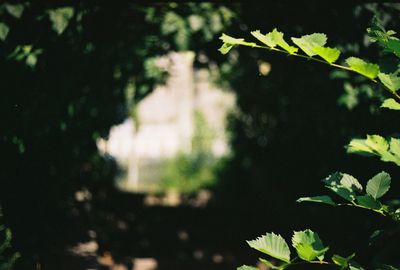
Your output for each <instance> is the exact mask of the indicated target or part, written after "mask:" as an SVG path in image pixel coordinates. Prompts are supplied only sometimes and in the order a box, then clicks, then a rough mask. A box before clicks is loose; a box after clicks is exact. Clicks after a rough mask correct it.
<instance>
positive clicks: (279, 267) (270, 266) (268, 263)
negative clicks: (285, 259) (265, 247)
mask: <svg viewBox="0 0 400 270" xmlns="http://www.w3.org/2000/svg"><path fill="white" fill-rule="evenodd" d="M259 260H260V262H262V263H263V264H265V265H266V266H268V267H269V268H271V269H282V266H276V265H274V264H273V263H272V262H270V261H268V260H265V259H263V258H259Z"/></svg>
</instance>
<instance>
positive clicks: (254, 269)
mask: <svg viewBox="0 0 400 270" xmlns="http://www.w3.org/2000/svg"><path fill="white" fill-rule="evenodd" d="M236 269H237V270H259V269H258V268H257V267H254V266H248V265H242V266H240V267H238V268H236Z"/></svg>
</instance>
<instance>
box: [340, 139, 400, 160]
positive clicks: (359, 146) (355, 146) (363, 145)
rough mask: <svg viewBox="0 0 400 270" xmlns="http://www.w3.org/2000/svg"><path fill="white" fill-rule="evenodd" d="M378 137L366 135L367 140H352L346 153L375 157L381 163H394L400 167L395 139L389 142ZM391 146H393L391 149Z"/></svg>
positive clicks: (399, 157) (399, 153)
mask: <svg viewBox="0 0 400 270" xmlns="http://www.w3.org/2000/svg"><path fill="white" fill-rule="evenodd" d="M392 140H394V141H393V143H388V142H387V140H386V139H385V138H383V137H381V136H379V135H367V139H353V140H351V141H350V143H349V145H348V146H347V152H348V153H355V154H361V155H377V156H379V157H380V158H381V160H382V161H386V162H394V163H396V164H397V165H398V166H400V152H399V149H398V148H397V147H396V146H398V141H396V140H397V139H395V138H390V142H392ZM392 145H393V146H395V147H394V148H393V149H392Z"/></svg>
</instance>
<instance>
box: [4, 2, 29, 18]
mask: <svg viewBox="0 0 400 270" xmlns="http://www.w3.org/2000/svg"><path fill="white" fill-rule="evenodd" d="M5 7H6V10H7V12H8V13H9V14H11V15H12V16H14V17H15V18H17V19H19V18H21V16H22V12H23V11H24V5H23V4H14V5H12V4H5Z"/></svg>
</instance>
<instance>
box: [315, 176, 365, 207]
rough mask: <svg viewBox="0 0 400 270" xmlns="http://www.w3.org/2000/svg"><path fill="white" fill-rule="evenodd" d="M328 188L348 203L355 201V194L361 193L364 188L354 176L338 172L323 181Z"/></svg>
mask: <svg viewBox="0 0 400 270" xmlns="http://www.w3.org/2000/svg"><path fill="white" fill-rule="evenodd" d="M322 181H323V182H324V183H325V185H326V187H327V188H329V189H330V190H332V191H333V192H335V193H336V194H337V195H339V196H340V197H342V198H344V199H345V200H348V201H354V200H355V198H356V193H355V192H361V191H362V189H363V187H362V186H361V184H360V182H358V180H357V179H356V178H354V177H353V176H351V175H349V174H346V173H340V172H336V173H334V174H332V175H330V176H328V177H327V178H325V179H323V180H322Z"/></svg>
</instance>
